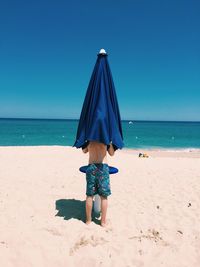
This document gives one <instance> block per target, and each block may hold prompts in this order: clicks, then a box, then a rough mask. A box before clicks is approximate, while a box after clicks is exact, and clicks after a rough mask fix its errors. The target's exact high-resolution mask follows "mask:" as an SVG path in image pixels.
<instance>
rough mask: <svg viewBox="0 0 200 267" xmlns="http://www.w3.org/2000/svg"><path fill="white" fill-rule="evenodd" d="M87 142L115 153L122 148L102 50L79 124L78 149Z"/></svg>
mask: <svg viewBox="0 0 200 267" xmlns="http://www.w3.org/2000/svg"><path fill="white" fill-rule="evenodd" d="M89 141H98V142H101V143H104V144H105V145H109V144H110V142H111V141H112V144H113V146H114V148H115V149H118V148H120V149H121V148H122V147H123V146H124V144H123V134H122V125H121V118H120V112H119V106H118V102H117V96H116V92H115V86H114V83H113V79H112V74H111V71H110V67H109V64H108V59H107V54H106V52H105V50H104V49H101V50H100V52H99V54H98V57H97V61H96V64H95V67H94V70H93V73H92V76H91V79H90V83H89V86H88V89H87V92H86V96H85V100H84V103H83V107H82V111H81V116H80V120H79V125H78V130H77V135H76V141H75V143H74V146H75V147H77V148H80V147H85V146H86V145H87V144H88V142H89Z"/></svg>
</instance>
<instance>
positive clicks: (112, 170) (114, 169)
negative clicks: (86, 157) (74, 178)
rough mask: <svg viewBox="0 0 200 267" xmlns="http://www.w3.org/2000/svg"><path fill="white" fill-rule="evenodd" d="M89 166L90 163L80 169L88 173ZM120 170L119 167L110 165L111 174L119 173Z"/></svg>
mask: <svg viewBox="0 0 200 267" xmlns="http://www.w3.org/2000/svg"><path fill="white" fill-rule="evenodd" d="M87 167H88V165H86V166H82V167H80V168H79V171H80V172H84V173H86V170H87ZM118 171H119V170H118V169H117V168H115V167H111V166H109V174H114V173H117V172H118Z"/></svg>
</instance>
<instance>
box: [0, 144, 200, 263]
mask: <svg viewBox="0 0 200 267" xmlns="http://www.w3.org/2000/svg"><path fill="white" fill-rule="evenodd" d="M139 152H144V153H148V154H149V158H139V157H138V153H139ZM82 165H87V155H84V154H83V153H82V152H81V150H78V149H76V148H71V147H62V146H37V147H0V266H2V267H44V266H48V267H66V266H67V267H71V266H72V267H73V266H82V267H86V266H87V267H90V266H91V267H100V266H101V267H104V266H106V267H107V266H108V267H111V266H112V267H115V266H116V267H125V266H126V267H128V266H129V267H131V266H134V267H161V266H162V267H199V266H200V152H198V151H193V152H184V151H181V152H167V151H164V152H162V151H147V150H145V151H136V150H135V151H134V150H122V151H117V152H116V155H115V156H114V157H109V165H111V166H115V167H117V168H119V173H117V174H115V175H111V176H110V178H111V189H112V195H111V196H110V197H109V203H108V205H109V206H108V215H107V217H108V227H107V228H103V227H101V226H100V225H99V220H98V218H96V219H95V220H94V222H92V223H91V224H90V225H89V226H87V225H86V224H85V223H84V220H85V210H84V207H85V175H84V174H83V173H81V172H79V167H80V166H82Z"/></svg>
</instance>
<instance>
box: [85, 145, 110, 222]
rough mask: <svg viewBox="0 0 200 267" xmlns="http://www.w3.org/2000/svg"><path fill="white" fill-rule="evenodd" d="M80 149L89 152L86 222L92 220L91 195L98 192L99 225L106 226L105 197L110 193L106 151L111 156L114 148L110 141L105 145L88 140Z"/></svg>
mask: <svg viewBox="0 0 200 267" xmlns="http://www.w3.org/2000/svg"><path fill="white" fill-rule="evenodd" d="M82 150H83V152H84V153H87V152H89V165H88V168H87V171H86V181H87V189H86V224H89V223H90V222H91V221H92V204H93V197H94V195H95V194H99V196H100V197H101V212H102V214H101V226H106V213H107V207H108V200H107V197H108V196H109V195H110V194H111V190H110V177H109V166H108V161H107V152H108V153H109V155H110V156H113V155H114V153H115V149H114V147H113V145H112V143H110V145H109V146H106V145H105V144H103V143H100V142H96V141H90V142H88V144H87V146H86V147H83V148H82Z"/></svg>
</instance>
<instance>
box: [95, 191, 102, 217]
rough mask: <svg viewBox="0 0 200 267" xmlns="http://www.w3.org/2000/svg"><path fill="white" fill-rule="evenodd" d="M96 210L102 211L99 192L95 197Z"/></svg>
mask: <svg viewBox="0 0 200 267" xmlns="http://www.w3.org/2000/svg"><path fill="white" fill-rule="evenodd" d="M94 211H95V213H100V212H101V198H100V196H99V195H98V194H96V195H95V197H94Z"/></svg>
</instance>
